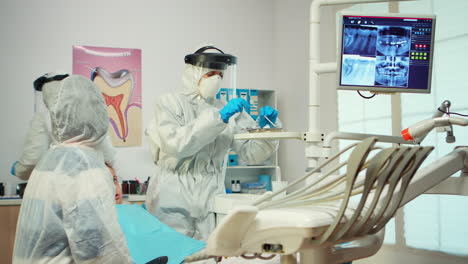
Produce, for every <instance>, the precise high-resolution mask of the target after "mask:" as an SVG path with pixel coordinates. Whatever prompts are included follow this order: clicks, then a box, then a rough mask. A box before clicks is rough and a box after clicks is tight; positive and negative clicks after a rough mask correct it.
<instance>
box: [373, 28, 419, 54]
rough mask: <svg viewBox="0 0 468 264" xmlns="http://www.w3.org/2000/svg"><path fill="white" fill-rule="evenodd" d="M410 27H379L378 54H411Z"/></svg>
mask: <svg viewBox="0 0 468 264" xmlns="http://www.w3.org/2000/svg"><path fill="white" fill-rule="evenodd" d="M410 37H411V28H410V27H379V29H378V36H377V55H384V56H409V50H410V44H411V42H410Z"/></svg>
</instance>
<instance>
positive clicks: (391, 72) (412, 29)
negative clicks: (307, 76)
mask: <svg viewBox="0 0 468 264" xmlns="http://www.w3.org/2000/svg"><path fill="white" fill-rule="evenodd" d="M338 23H339V24H338V30H339V31H338V36H339V37H338V59H339V62H338V68H339V71H338V74H339V76H337V80H338V89H341V90H363V91H371V92H384V93H386V92H391V93H394V92H408V93H430V92H431V77H432V59H433V55H434V54H433V51H434V33H435V32H434V29H435V16H434V15H409V14H382V15H374V14H372V15H369V14H362V13H361V14H357V13H339V22H338Z"/></svg>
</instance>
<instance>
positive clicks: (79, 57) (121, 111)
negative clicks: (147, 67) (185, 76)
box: [73, 46, 142, 147]
mask: <svg viewBox="0 0 468 264" xmlns="http://www.w3.org/2000/svg"><path fill="white" fill-rule="evenodd" d="M73 74H78V75H82V76H85V77H86V78H89V79H90V80H91V81H93V82H94V83H95V84H96V85H97V86H98V87H99V89H101V92H102V95H103V96H104V100H105V102H106V105H107V112H108V114H109V134H110V136H111V139H112V143H113V145H114V146H118V147H132V146H140V145H141V136H142V124H141V119H142V117H141V115H142V114H141V108H142V104H141V50H139V49H123V48H104V47H90V46H73Z"/></svg>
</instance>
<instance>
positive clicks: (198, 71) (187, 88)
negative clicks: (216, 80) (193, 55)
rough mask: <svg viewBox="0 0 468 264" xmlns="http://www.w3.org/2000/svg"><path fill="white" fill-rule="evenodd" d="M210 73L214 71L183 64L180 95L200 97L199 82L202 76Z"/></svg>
mask: <svg viewBox="0 0 468 264" xmlns="http://www.w3.org/2000/svg"><path fill="white" fill-rule="evenodd" d="M210 71H214V69H208V68H202V67H198V66H193V65H191V64H185V69H184V73H183V74H182V84H183V89H182V94H185V95H188V96H190V97H192V98H195V97H197V96H200V95H201V94H200V89H199V81H200V79H201V78H202V76H203V75H204V74H206V73H208V72H210ZM200 84H201V83H200Z"/></svg>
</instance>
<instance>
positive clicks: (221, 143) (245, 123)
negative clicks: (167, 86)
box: [146, 46, 281, 240]
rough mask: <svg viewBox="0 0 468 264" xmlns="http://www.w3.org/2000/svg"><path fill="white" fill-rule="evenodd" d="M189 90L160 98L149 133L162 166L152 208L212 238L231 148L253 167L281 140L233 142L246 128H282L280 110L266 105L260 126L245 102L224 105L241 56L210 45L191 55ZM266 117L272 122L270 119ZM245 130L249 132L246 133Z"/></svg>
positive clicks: (150, 195)
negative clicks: (224, 89)
mask: <svg viewBox="0 0 468 264" xmlns="http://www.w3.org/2000/svg"><path fill="white" fill-rule="evenodd" d="M185 63H186V65H185V70H184V72H183V76H182V81H183V90H182V91H181V92H178V93H170V94H166V95H164V96H161V97H160V98H158V100H157V102H156V109H155V115H154V118H153V120H152V121H151V122H150V124H149V127H148V129H147V131H146V133H147V135H148V137H149V142H150V145H151V150H152V153H153V156H154V162H155V164H156V171H155V175H154V177H152V178H151V180H150V183H149V187H148V191H147V195H146V205H147V208H148V210H149V211H150V212H151V213H152V214H154V215H155V216H157V217H158V218H159V219H160V220H161V221H162V222H164V223H166V224H167V225H169V226H171V227H173V228H174V229H176V230H177V231H179V232H181V233H183V234H185V235H187V236H190V237H193V238H196V239H200V240H206V239H207V238H208V236H209V234H210V232H211V231H212V230H213V229H214V226H215V219H214V214H213V213H212V210H211V209H212V208H211V206H212V202H213V199H214V197H215V196H216V195H217V194H222V193H225V187H224V178H225V175H224V172H223V168H222V166H223V160H224V159H225V157H226V155H227V152H228V150H229V149H230V148H233V149H234V150H235V151H236V153H237V154H238V156H239V160H241V161H244V162H246V163H247V164H260V163H261V162H263V161H265V160H266V159H268V158H269V157H270V156H271V155H272V154H273V153H274V152H275V151H276V150H277V148H278V141H277V140H236V141H234V140H233V135H234V134H236V133H241V132H243V131H242V130H243V129H246V128H255V127H258V124H261V125H263V126H265V125H267V124H268V122H269V121H268V122H267V119H269V120H270V121H272V122H273V123H275V126H277V127H278V126H281V125H280V124H279V120H277V115H278V112H277V111H276V110H275V109H273V108H272V107H269V106H266V107H264V108H262V109H261V110H260V113H261V115H260V117H259V118H260V119H259V120H258V123H257V122H256V121H255V120H253V119H252V117H251V116H250V115H249V114H247V113H246V112H245V111H243V110H244V109H245V108H247V107H248V102H247V101H245V100H244V99H241V98H236V99H232V100H230V101H229V102H228V103H227V104H226V105H223V104H222V102H221V101H220V100H217V99H216V98H215V96H216V94H217V92H218V90H219V89H220V83H221V80H222V78H223V74H224V70H225V69H226V68H227V67H228V66H229V65H231V64H233V63H236V57H234V56H232V55H229V54H224V53H223V52H222V51H221V50H219V49H217V48H215V47H212V46H207V47H203V48H201V49H199V50H197V51H196V52H195V53H194V54H189V55H187V56H186V57H185ZM265 116H266V118H267V119H266V118H265ZM244 131H245V130H244Z"/></svg>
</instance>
